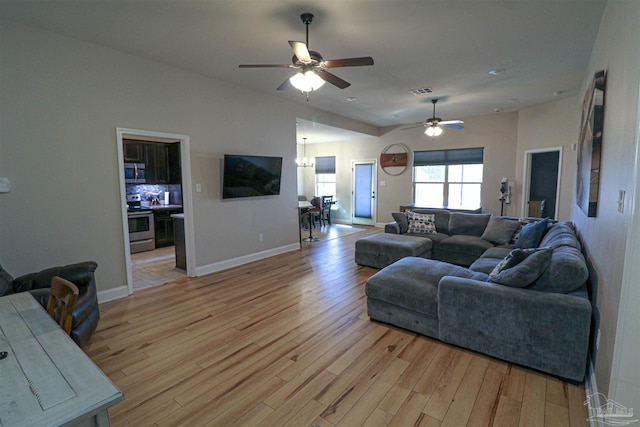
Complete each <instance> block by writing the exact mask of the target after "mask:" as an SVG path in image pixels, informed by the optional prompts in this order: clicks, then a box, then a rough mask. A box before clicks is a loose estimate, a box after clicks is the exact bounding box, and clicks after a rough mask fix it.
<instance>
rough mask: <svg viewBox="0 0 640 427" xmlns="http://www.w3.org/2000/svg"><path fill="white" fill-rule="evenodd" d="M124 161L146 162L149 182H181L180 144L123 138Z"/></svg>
mask: <svg viewBox="0 0 640 427" xmlns="http://www.w3.org/2000/svg"><path fill="white" fill-rule="evenodd" d="M122 142H123V147H124V150H123V151H124V161H125V162H127V163H144V164H145V174H146V176H145V179H146V183H147V184H180V183H181V182H182V172H181V169H180V144H164V143H160V142H144V141H133V140H126V139H125V140H123V141H122Z"/></svg>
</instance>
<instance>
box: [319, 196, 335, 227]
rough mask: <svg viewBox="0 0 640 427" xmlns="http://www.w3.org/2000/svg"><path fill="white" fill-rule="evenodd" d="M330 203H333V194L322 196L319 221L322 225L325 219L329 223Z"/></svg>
mask: <svg viewBox="0 0 640 427" xmlns="http://www.w3.org/2000/svg"><path fill="white" fill-rule="evenodd" d="M331 205H333V196H322V206H321V208H320V211H321V212H320V222H321V223H322V225H324V223H325V221H326V222H327V224H329V225H331Z"/></svg>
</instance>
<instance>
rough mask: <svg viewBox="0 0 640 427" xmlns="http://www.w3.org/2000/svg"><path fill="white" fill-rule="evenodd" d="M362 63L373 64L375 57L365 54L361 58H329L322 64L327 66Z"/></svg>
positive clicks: (334, 66)
mask: <svg viewBox="0 0 640 427" xmlns="http://www.w3.org/2000/svg"><path fill="white" fill-rule="evenodd" d="M362 65H373V58H372V57H370V56H363V57H360V58H344V59H329V60H326V61H324V62H323V63H322V66H324V67H326V68H338V67H359V66H362Z"/></svg>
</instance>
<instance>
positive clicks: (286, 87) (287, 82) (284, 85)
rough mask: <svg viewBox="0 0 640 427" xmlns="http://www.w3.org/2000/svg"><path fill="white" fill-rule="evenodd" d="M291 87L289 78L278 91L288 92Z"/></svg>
mask: <svg viewBox="0 0 640 427" xmlns="http://www.w3.org/2000/svg"><path fill="white" fill-rule="evenodd" d="M290 87H291V81H290V80H289V79H288V78H287V80H285V81H283V82H282V84H281V85H280V86H278V88H277V89H276V90H287V89H289V88H290Z"/></svg>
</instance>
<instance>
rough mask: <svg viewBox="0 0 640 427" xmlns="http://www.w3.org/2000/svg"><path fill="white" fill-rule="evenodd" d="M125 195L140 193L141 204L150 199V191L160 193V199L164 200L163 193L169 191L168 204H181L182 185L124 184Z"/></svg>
mask: <svg viewBox="0 0 640 427" xmlns="http://www.w3.org/2000/svg"><path fill="white" fill-rule="evenodd" d="M126 189H127V196H128V195H130V194H140V196H141V198H142V204H143V205H145V204H148V202H150V201H151V193H154V194H156V193H161V196H160V201H161V202H164V193H165V192H166V191H168V192H169V204H170V205H181V204H182V185H180V184H167V185H164V184H126Z"/></svg>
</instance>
